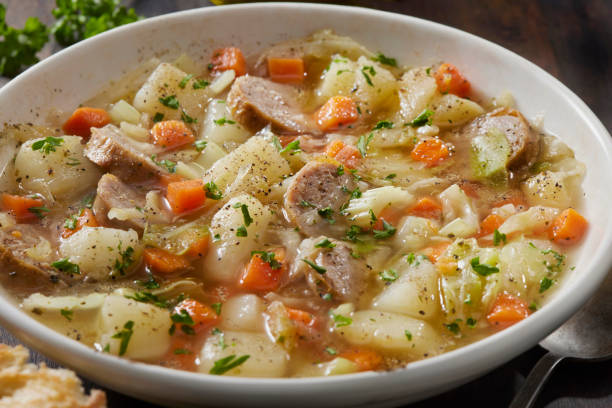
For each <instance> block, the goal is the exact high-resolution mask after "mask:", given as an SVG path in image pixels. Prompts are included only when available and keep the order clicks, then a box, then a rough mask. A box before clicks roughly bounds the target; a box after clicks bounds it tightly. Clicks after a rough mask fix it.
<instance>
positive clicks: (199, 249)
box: [185, 234, 210, 258]
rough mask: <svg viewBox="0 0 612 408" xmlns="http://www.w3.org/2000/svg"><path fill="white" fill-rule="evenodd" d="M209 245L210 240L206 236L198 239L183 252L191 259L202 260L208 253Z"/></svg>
mask: <svg viewBox="0 0 612 408" xmlns="http://www.w3.org/2000/svg"><path fill="white" fill-rule="evenodd" d="M209 244H210V238H209V236H208V234H207V235H206V236H204V237H202V238H200V239H198V240H197V241H195V242H194V243H193V244H191V245H190V246H189V248H187V251H185V255H187V256H189V257H191V258H202V257H204V255H206V253H207V252H208V245H209Z"/></svg>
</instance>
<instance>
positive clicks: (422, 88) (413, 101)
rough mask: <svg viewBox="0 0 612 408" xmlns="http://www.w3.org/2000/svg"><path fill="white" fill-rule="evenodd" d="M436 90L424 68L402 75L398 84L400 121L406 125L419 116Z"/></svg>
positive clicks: (432, 79)
mask: <svg viewBox="0 0 612 408" xmlns="http://www.w3.org/2000/svg"><path fill="white" fill-rule="evenodd" d="M437 90H438V85H437V84H436V80H435V79H434V77H433V76H430V75H428V74H427V69H426V68H424V67H419V68H413V69H411V70H410V71H408V72H406V73H405V74H404V75H402V79H401V80H400V82H399V97H400V110H401V115H402V119H403V120H404V122H406V123H408V122H411V121H413V120H414V119H415V118H416V117H417V116H419V114H421V113H422V112H423V111H424V110H425V109H427V106H428V105H429V103H430V101H431V100H432V98H433V97H434V95H435V94H436V92H437Z"/></svg>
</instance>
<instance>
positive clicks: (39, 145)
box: [32, 136, 64, 154]
mask: <svg viewBox="0 0 612 408" xmlns="http://www.w3.org/2000/svg"><path fill="white" fill-rule="evenodd" d="M62 143H64V139H63V138H61V137H53V136H47V137H45V138H44V139H42V140H37V141H35V142H34V143H32V150H40V151H42V152H44V153H45V154H49V153H51V152H54V151H55V148H56V147H58V146H61V145H62Z"/></svg>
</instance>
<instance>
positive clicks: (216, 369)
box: [209, 354, 251, 375]
mask: <svg viewBox="0 0 612 408" xmlns="http://www.w3.org/2000/svg"><path fill="white" fill-rule="evenodd" d="M249 357H251V356H250V355H248V354H245V355H243V356H240V357H236V355H235V354H232V355H230V356H227V357H224V358H222V359H220V360H217V361H215V363H214V365H213V366H212V368H211V369H210V371H209V374H214V375H223V374H225V373H226V372H228V371H229V370H231V369H232V368H236V367H238V366H239V365H241V364H243V363H244V362H245V361H247V360H248V359H249Z"/></svg>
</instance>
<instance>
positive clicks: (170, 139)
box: [151, 120, 195, 150]
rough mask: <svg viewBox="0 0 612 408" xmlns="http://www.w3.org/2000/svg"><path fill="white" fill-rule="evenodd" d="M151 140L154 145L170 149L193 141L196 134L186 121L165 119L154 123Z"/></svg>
mask: <svg viewBox="0 0 612 408" xmlns="http://www.w3.org/2000/svg"><path fill="white" fill-rule="evenodd" d="M151 141H152V142H153V144H154V145H157V146H161V147H163V148H164V149H168V150H169V149H176V148H177V147H180V146H184V145H186V144H190V143H193V142H194V141H195V136H194V135H193V132H192V131H191V129H189V128H188V127H187V125H186V124H185V122H183V121H180V120H164V121H161V122H157V123H156V124H155V125H153V128H152V129H151Z"/></svg>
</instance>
